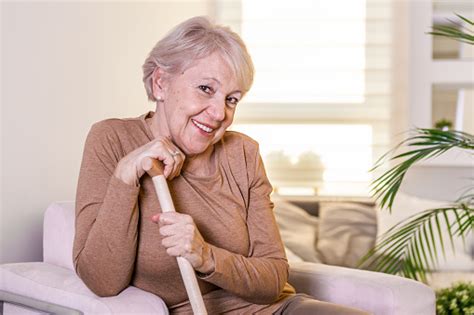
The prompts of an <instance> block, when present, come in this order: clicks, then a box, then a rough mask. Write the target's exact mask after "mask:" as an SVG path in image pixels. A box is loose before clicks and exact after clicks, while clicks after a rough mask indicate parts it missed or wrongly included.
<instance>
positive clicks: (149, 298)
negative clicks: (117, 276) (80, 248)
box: [0, 262, 169, 315]
mask: <svg viewBox="0 0 474 315" xmlns="http://www.w3.org/2000/svg"><path fill="white" fill-rule="evenodd" d="M0 279H1V281H0V297H2V298H3V299H4V300H6V301H7V302H13V303H15V304H22V305H24V306H29V307H32V308H36V309H39V310H44V311H51V310H53V309H55V307H56V309H57V307H58V306H59V307H61V306H62V307H63V308H68V309H71V310H70V311H68V312H65V313H67V314H72V313H74V314H77V313H83V314H86V315H87V314H104V315H105V314H117V313H121V314H157V315H167V314H169V312H168V308H167V307H166V304H165V303H164V301H163V300H162V299H161V298H160V297H159V296H156V295H154V294H151V293H149V292H145V291H143V290H140V289H138V288H136V287H132V286H130V287H128V288H126V289H125V290H123V291H122V292H120V294H119V295H117V296H112V297H103V298H102V297H98V296H97V295H95V294H94V293H93V292H92V291H90V290H89V289H88V288H87V287H86V285H85V284H84V283H83V282H82V280H81V279H80V278H79V277H78V276H77V275H76V273H75V272H74V271H72V270H70V269H67V268H63V267H59V266H55V265H52V264H48V263H43V262H31V263H16V264H5V265H0ZM2 291H3V292H2ZM5 292H7V293H12V294H5ZM73 311H76V312H73Z"/></svg>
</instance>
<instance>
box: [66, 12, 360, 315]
mask: <svg viewBox="0 0 474 315" xmlns="http://www.w3.org/2000/svg"><path fill="white" fill-rule="evenodd" d="M143 71H144V77H143V81H144V83H145V88H146V91H147V93H148V98H149V99H150V100H152V101H154V102H156V111H155V112H154V113H153V112H149V113H147V114H144V115H142V116H140V117H138V118H131V119H108V120H104V121H101V122H99V123H96V124H95V125H94V126H93V127H92V129H91V130H90V132H89V135H88V137H87V141H86V144H85V149H84V156H83V160H82V165H81V171H80V176H79V183H78V188H77V196H76V236H75V240H74V263H75V267H76V270H77V273H78V275H79V276H80V277H81V278H82V279H83V281H84V282H85V284H86V285H87V286H88V287H89V288H90V289H91V290H92V291H93V292H95V293H96V294H97V295H100V296H111V295H116V294H118V293H119V292H120V291H121V290H123V289H124V288H126V287H127V286H129V285H134V286H136V287H138V288H141V289H143V290H146V291H149V292H152V293H154V294H157V295H159V296H160V297H161V298H162V299H163V300H164V301H165V303H166V304H167V305H168V307H169V309H170V312H171V313H191V308H190V304H189V301H188V300H187V296H186V291H185V288H184V285H183V282H182V280H181V278H180V273H179V269H178V266H177V263H176V259H175V256H181V257H184V258H186V259H187V260H188V261H189V262H190V263H191V265H192V266H193V268H194V269H195V271H196V274H197V276H198V281H199V285H200V288H201V291H202V293H203V298H204V301H205V304H206V307H207V309H208V312H209V314H221V313H235V314H250V313H252V314H253V313H261V314H272V313H274V314H305V312H306V313H308V314H314V313H315V310H319V311H320V312H322V313H328V312H329V313H331V314H339V313H337V311H339V312H341V314H358V311H356V310H350V309H346V308H343V307H339V306H335V305H330V304H328V303H323V302H319V301H315V300H312V299H311V298H309V297H307V296H304V295H296V294H295V292H294V289H293V288H292V287H291V286H290V285H289V284H288V283H287V278H288V263H287V260H286V257H285V252H284V249H283V246H282V242H281V239H280V236H279V233H278V229H277V226H276V224H275V220H274V217H273V213H272V202H271V200H270V193H271V191H272V188H271V185H270V183H269V182H268V180H267V177H266V175H265V171H264V167H263V164H262V160H261V158H260V155H259V151H258V145H257V143H256V142H255V141H253V140H252V139H250V138H249V137H247V136H245V135H243V134H240V133H237V132H228V131H226V129H227V128H228V127H229V126H230V124H231V123H232V120H233V117H234V113H235V110H236V107H237V104H238V103H239V101H240V100H241V99H242V97H243V96H244V95H245V93H247V91H248V90H249V89H250V86H251V84H252V80H253V65H252V61H251V59H250V56H249V54H248V52H247V50H246V48H245V45H244V43H243V42H242V40H241V39H240V38H239V36H238V35H237V34H235V33H233V32H232V31H230V30H229V29H228V28H225V27H221V26H216V25H213V24H211V23H210V22H209V21H208V20H207V19H206V18H203V17H196V18H192V19H189V20H187V21H185V22H183V23H182V24H180V25H178V26H177V27H176V28H174V29H173V30H172V31H171V32H170V33H169V34H168V35H167V36H166V37H165V38H163V39H162V40H161V41H159V42H158V44H157V45H156V46H155V47H154V48H153V50H152V51H151V53H150V55H149V57H148V58H147V59H146V61H145V64H144V66H143ZM146 157H151V158H153V159H157V160H159V161H161V162H162V163H163V165H164V174H165V176H166V177H167V179H168V181H169V186H170V191H171V194H172V196H173V199H174V203H175V207H176V209H177V211H178V213H161V208H160V205H159V203H158V200H157V197H156V194H155V191H154V187H153V183H152V180H151V178H150V177H149V176H148V175H146V173H145V172H144V170H143V169H142V166H141V165H142V164H141V162H142V160H143V159H144V158H146ZM325 310H326V311H325Z"/></svg>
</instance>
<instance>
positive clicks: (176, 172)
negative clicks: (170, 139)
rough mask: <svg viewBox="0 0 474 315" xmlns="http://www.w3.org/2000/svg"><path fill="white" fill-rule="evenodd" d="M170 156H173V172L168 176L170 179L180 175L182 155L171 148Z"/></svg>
mask: <svg viewBox="0 0 474 315" xmlns="http://www.w3.org/2000/svg"><path fill="white" fill-rule="evenodd" d="M170 153H171V155H172V156H173V159H174V162H175V163H174V164H173V171H172V173H171V175H170V179H172V178H174V177H177V176H179V174H180V173H181V168H182V166H183V164H184V154H183V153H182V152H181V151H180V150H179V149H178V148H177V147H175V146H173V147H172V148H171V151H170Z"/></svg>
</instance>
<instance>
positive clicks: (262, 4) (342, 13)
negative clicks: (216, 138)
mask: <svg viewBox="0 0 474 315" xmlns="http://www.w3.org/2000/svg"><path fill="white" fill-rule="evenodd" d="M216 4H217V5H216V12H217V16H218V20H219V22H221V23H223V24H226V25H231V27H232V28H233V29H234V30H238V31H239V32H240V34H241V36H242V38H243V39H244V41H245V42H246V44H247V46H248V49H249V51H250V53H251V55H252V57H253V60H254V63H255V68H256V77H255V82H254V86H253V87H252V90H251V91H250V92H249V94H248V95H247V96H246V97H245V98H244V100H243V102H242V103H241V104H239V107H238V109H237V115H236V119H235V122H234V125H233V127H232V128H233V129H234V130H238V131H242V132H244V133H246V134H248V135H249V136H251V137H253V138H254V139H256V140H257V141H258V142H259V143H260V149H261V154H262V157H263V159H264V162H265V166H266V169H267V173H268V175H269V178H270V180H271V181H272V184H273V185H274V187H275V189H276V191H278V192H280V193H283V192H284V191H291V194H321V195H367V194H368V185H369V182H370V180H371V177H372V176H371V174H370V173H368V170H369V169H370V167H371V166H372V164H373V162H374V161H375V160H376V159H377V157H379V156H380V155H381V154H382V153H383V152H385V151H386V150H387V149H388V144H389V141H388V134H389V124H388V122H389V113H390V100H391V90H390V76H391V73H390V69H391V64H390V62H391V60H390V49H391V46H390V45H391V37H390V36H391V29H390V26H391V5H390V1H389V0H335V1H325V0H292V1H281V0H259V1H252V0H240V1H238V0H227V1H217V2H216Z"/></svg>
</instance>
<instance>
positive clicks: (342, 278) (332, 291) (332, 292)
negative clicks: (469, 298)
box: [289, 262, 436, 315]
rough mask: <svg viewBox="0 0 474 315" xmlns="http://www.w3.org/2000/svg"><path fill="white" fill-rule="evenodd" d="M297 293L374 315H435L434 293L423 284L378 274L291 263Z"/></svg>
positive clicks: (321, 265)
mask: <svg viewBox="0 0 474 315" xmlns="http://www.w3.org/2000/svg"><path fill="white" fill-rule="evenodd" d="M289 282H290V283H291V284H292V285H293V286H294V287H295V288H296V290H297V292H304V293H307V294H310V295H312V296H314V297H315V298H317V299H319V300H322V301H327V302H332V303H336V304H341V305H346V306H350V307H355V308H358V309H361V310H365V311H368V312H370V313H372V314H374V315H434V314H435V313H436V312H435V293H434V292H433V290H432V289H430V288H429V287H428V286H426V285H424V284H422V283H421V282H418V281H414V280H410V279H406V278H402V277H398V276H393V275H388V274H384V273H379V272H372V271H366V270H357V269H350V268H344V267H334V266H329V265H323V264H312V263H307V262H299V263H296V262H295V263H290V278H289Z"/></svg>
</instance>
